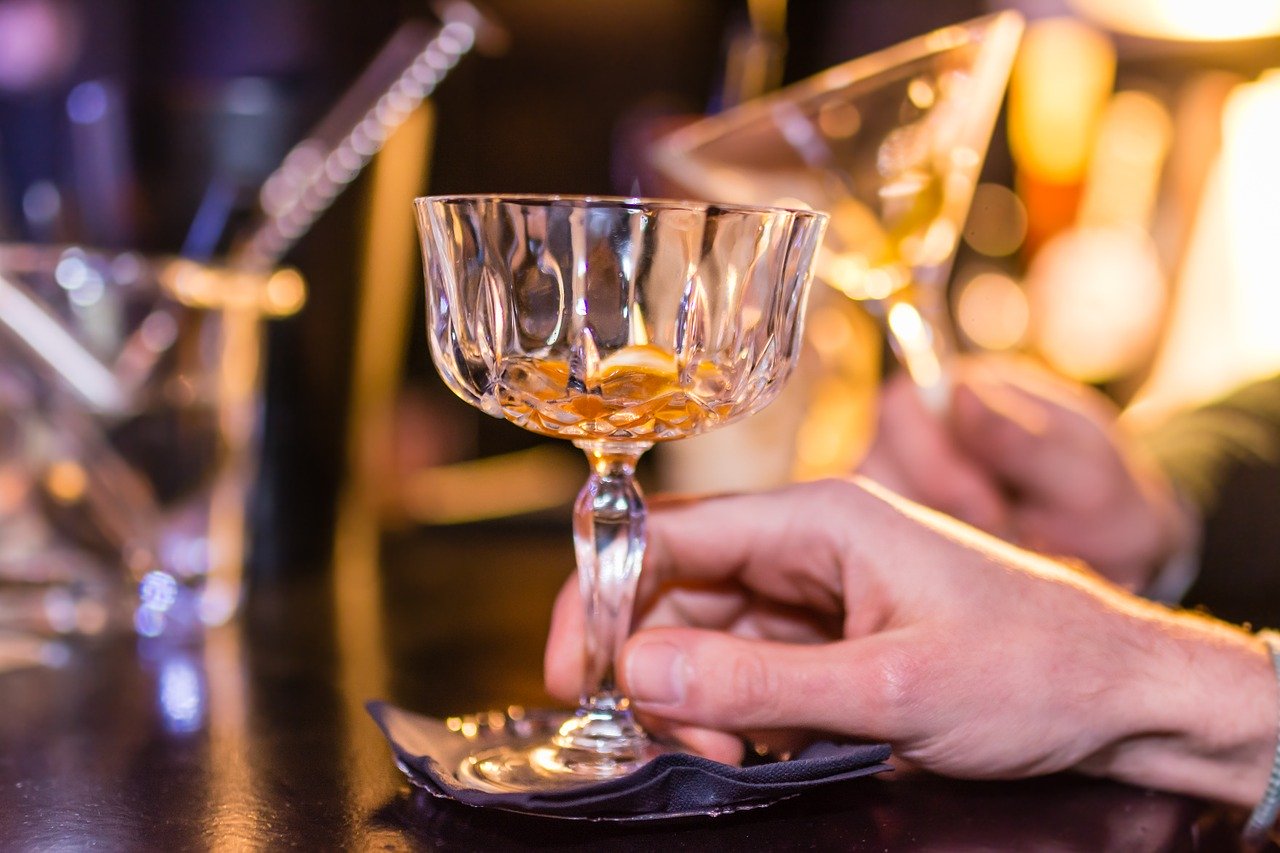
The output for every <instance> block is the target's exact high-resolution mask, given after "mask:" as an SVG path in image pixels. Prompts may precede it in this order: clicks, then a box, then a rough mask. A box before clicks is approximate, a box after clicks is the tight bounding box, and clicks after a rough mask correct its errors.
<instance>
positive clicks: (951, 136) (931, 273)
mask: <svg viewBox="0 0 1280 853" xmlns="http://www.w3.org/2000/svg"><path fill="white" fill-rule="evenodd" d="M1021 32H1022V19H1021V17H1020V16H1019V15H1018V14H1017V13H1016V12H1001V13H999V14H996V15H991V16H988V17H985V18H979V19H976V20H973V21H970V22H967V23H963V24H957V25H954V26H950V27H946V28H945V29H941V30H937V31H934V32H931V33H928V34H926V35H923V36H920V37H918V38H915V39H912V40H910V41H907V42H903V43H901V44H898V45H895V46H893V47H890V48H888V49H886V50H883V51H880V52H878V53H874V54H870V55H868V56H864V57H861V58H859V59H855V60H852V61H850V62H847V63H844V64H842V65H838V66H835V67H834V68H830V69H828V70H827V71H824V72H822V73H821V74H818V75H816V76H814V77H811V78H809V79H808V80H805V81H803V82H800V83H796V84H794V85H792V86H790V87H788V88H785V89H782V90H780V91H778V92H775V93H773V94H770V95H766V96H764V97H761V98H757V99H755V100H752V101H749V102H747V103H744V104H741V105H740V106H738V107H735V108H734V109H731V110H728V111H726V112H724V113H720V114H718V115H714V116H711V117H708V118H706V119H702V120H700V121H698V122H696V123H694V124H691V125H687V126H685V127H682V128H680V129H679V130H676V131H675V132H673V133H671V134H669V135H668V136H666V137H664V138H663V139H660V140H658V142H657V143H656V144H655V146H654V148H653V151H652V158H653V162H654V165H655V166H656V167H657V168H658V170H659V171H660V172H661V173H662V174H663V175H664V176H665V177H666V178H668V179H670V180H671V181H673V182H675V183H676V184H678V185H679V186H680V187H682V188H683V189H684V190H686V191H687V192H689V193H691V194H692V195H694V196H695V197H698V198H704V199H709V200H714V201H725V202H739V203H745V204H792V205H794V204H801V203H802V204H806V205H808V206H810V207H813V208H815V209H818V210H825V211H828V212H829V213H830V215H831V227H830V228H829V229H828V231H827V239H826V243H825V245H824V246H823V249H822V252H821V254H820V256H819V258H818V260H817V263H816V274H817V276H818V278H819V279H821V280H822V281H824V282H826V283H827V284H829V285H831V286H832V287H834V288H836V289H837V290H839V291H841V292H842V293H844V294H846V295H848V296H849V297H851V298H853V299H856V300H859V301H861V302H862V303H863V304H865V305H867V306H868V308H870V309H871V310H872V312H873V313H875V314H876V315H877V316H879V317H881V318H882V319H883V321H884V323H885V325H886V327H887V331H888V334H889V338H890V341H891V342H892V344H893V346H894V349H895V351H896V353H897V354H898V356H899V358H900V359H901V361H902V362H903V364H904V365H905V366H906V368H907V369H908V371H909V372H910V374H911V376H912V378H913V379H914V380H915V381H916V383H917V384H918V385H919V387H920V388H921V391H922V392H923V394H924V396H925V399H926V400H927V401H929V402H930V403H931V404H933V405H935V406H937V407H942V406H945V404H946V400H947V397H948V394H949V390H948V389H949V383H948V381H947V371H946V361H947V357H948V353H949V352H950V351H951V349H952V343H951V338H952V336H951V331H950V323H949V320H948V314H947V304H946V293H945V290H946V282H947V278H948V276H949V274H950V269H951V262H952V260H953V258H954V256H955V250H956V246H957V242H958V238H959V235H960V230H961V228H962V227H963V225H964V220H965V218H966V216H967V213H968V209H969V204H970V202H971V200H972V198H973V191H974V187H975V186H976V183H977V179H978V174H979V171H980V169H981V166H982V161H983V159H984V158H985V155H986V149H987V143H988V140H989V139H990V136H991V130H992V127H993V125H994V123H995V119H996V115H997V114H998V112H999V109H1000V104H1001V102H1002V100H1003V96H1004V90H1005V86H1006V83H1007V81H1008V78H1009V72H1010V69H1011V66H1012V63H1013V59H1014V55H1015V53H1016V50H1017V46H1018V40H1019V38H1020V35H1021Z"/></svg>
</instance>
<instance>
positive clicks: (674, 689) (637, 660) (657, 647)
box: [627, 643, 685, 707]
mask: <svg viewBox="0 0 1280 853" xmlns="http://www.w3.org/2000/svg"><path fill="white" fill-rule="evenodd" d="M684 683H685V655H684V652H682V651H681V650H680V649H679V648H677V647H676V646H673V645H671V644H670V643H644V644H642V645H639V646H636V647H635V648H634V649H632V650H631V653H630V654H629V655H627V689H628V691H629V692H630V693H631V699H632V701H633V702H636V703H639V704H642V705H648V706H650V707H655V706H659V705H679V704H680V703H681V702H683V701H684Z"/></svg>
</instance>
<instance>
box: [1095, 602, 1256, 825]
mask: <svg viewBox="0 0 1280 853" xmlns="http://www.w3.org/2000/svg"><path fill="white" fill-rule="evenodd" d="M1142 610H1143V611H1145V612H1140V613H1135V614H1133V615H1132V616H1133V618H1132V619H1130V620H1128V624H1127V625H1126V627H1125V629H1124V630H1125V632H1126V633H1127V634H1128V637H1127V638H1125V639H1124V640H1123V641H1122V643H1123V645H1122V646H1121V648H1124V649H1126V650H1127V652H1126V654H1124V655H1123V657H1124V658H1126V661H1125V669H1126V670H1128V671H1129V672H1130V673H1131V674H1132V675H1131V677H1130V678H1129V679H1128V681H1127V683H1126V685H1125V687H1123V688H1122V689H1121V690H1119V691H1117V692H1116V694H1115V695H1114V696H1113V699H1114V701H1113V702H1112V703H1111V706H1110V718H1111V721H1112V726H1111V728H1110V731H1111V734H1112V740H1111V742H1110V743H1109V744H1108V745H1107V746H1106V747H1104V748H1103V749H1102V750H1101V751H1100V752H1099V753H1097V754H1096V755H1095V756H1094V758H1093V759H1091V760H1090V761H1089V762H1088V763H1087V765H1086V766H1085V767H1083V768H1082V769H1085V770H1086V771H1088V772H1096V773H1099V774H1101V775H1106V776H1110V777H1112V778H1115V779H1119V780H1121V781H1126V782H1130V783H1133V784H1138V785H1143V786H1147V787H1153V788H1160V789H1163V790H1169V791H1177V792H1180V793H1185V794H1191V795H1194V796H1200V797H1206V798H1209V799H1215V800H1221V801H1224V802H1231V803H1236V804H1238V805H1243V806H1252V805H1254V804H1255V803H1257V802H1258V801H1259V800H1260V799H1261V798H1262V795H1263V792H1264V791H1265V789H1266V785H1267V780H1268V777H1269V775H1270V771H1271V764H1272V759H1273V756H1274V754H1275V745H1276V719H1277V703H1278V701H1280V688H1278V687H1277V684H1276V676H1275V672H1274V670H1273V668H1272V665H1271V659H1270V655H1269V653H1268V651H1267V648H1266V646H1265V644H1264V643H1262V641H1260V640H1259V639H1258V638H1256V637H1254V636H1252V635H1250V634H1248V633H1247V632H1245V631H1243V630H1241V629H1238V628H1235V627H1233V626H1229V625H1226V624H1224V623H1221V622H1217V621H1215V620H1212V619H1208V618H1205V617H1201V616H1197V615H1195V614H1190V613H1170V612H1168V611H1165V610H1163V609H1162V608H1157V607H1155V606H1151V607H1149V608H1142Z"/></svg>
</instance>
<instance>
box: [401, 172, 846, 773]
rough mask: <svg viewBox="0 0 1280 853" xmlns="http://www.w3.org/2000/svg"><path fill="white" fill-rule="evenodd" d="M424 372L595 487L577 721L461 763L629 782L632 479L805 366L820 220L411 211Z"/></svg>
mask: <svg viewBox="0 0 1280 853" xmlns="http://www.w3.org/2000/svg"><path fill="white" fill-rule="evenodd" d="M416 207H417V216H418V226H419V231H420V234H421V237H422V249H423V262H424V266H425V270H426V284H427V306H428V309H427V310H428V338H429V341H430V345H431V354H432V357H433V359H434V360H435V363H436V367H437V368H438V369H439V371H440V373H441V375H442V376H443V377H444V380H445V382H446V383H447V384H448V385H449V387H450V388H451V389H452V390H453V391H454V392H455V393H456V394H457V395H458V396H459V397H461V398H462V399H464V400H466V401H467V402H469V403H471V404H472V405H474V406H476V407H478V408H480V409H481V410H483V411H485V412H487V413H488V414H490V415H493V416H495V417H500V418H506V419H507V420H509V421H511V422H512V423H515V424H518V425H519V426H522V427H525V428H526V429H529V430H532V431H534V432H538V433H541V434H543V435H549V436H556V437H562V438H568V439H571V440H572V441H573V442H574V444H576V445H577V446H578V447H580V448H582V450H583V451H585V452H586V454H587V459H588V461H589V463H590V465H591V474H590V477H589V478H588V480H587V483H586V485H585V486H584V487H583V490H582V492H581V493H580V495H579V496H578V500H577V503H576V505H575V507H574V543H575V546H576V551H577V558H578V576H579V580H580V583H581V590H582V597H583V600H584V602H585V604H586V618H585V625H586V655H585V659H586V661H587V674H586V683H585V684H584V689H583V694H582V701H581V705H580V707H579V709H578V711H577V712H576V713H575V714H573V715H571V716H570V717H569V718H568V719H567V720H566V721H565V723H564V724H563V726H562V727H561V728H560V730H559V732H558V734H557V735H556V736H555V737H554V738H553V739H552V742H551V743H545V742H543V743H539V742H534V743H530V742H524V741H521V740H519V739H518V738H514V737H513V740H512V741H511V742H510V743H507V744H504V745H501V746H498V747H496V748H492V749H488V750H486V751H484V752H481V753H479V754H476V755H473V756H470V757H469V758H468V759H467V760H466V761H465V762H464V763H463V766H462V767H461V768H460V770H459V775H460V778H464V779H468V780H470V781H471V782H472V783H473V784H475V785H476V786H477V787H480V788H484V789H487V790H495V791H520V790H540V789H546V788H560V787H566V786H572V785H578V784H582V783H585V782H591V781H596V780H600V779H607V778H612V777H615V776H621V775H624V774H626V773H628V772H630V771H631V770H633V769H635V768H636V767H638V766H640V765H641V764H643V763H644V762H645V761H647V760H648V759H649V758H650V757H651V756H652V755H654V754H656V753H657V752H658V751H659V750H660V746H659V745H657V744H655V743H653V742H652V741H650V740H649V738H648V736H647V735H646V734H645V733H644V732H643V730H641V729H640V727H639V726H638V725H636V723H635V720H634V719H633V717H632V714H631V710H630V703H629V701H628V699H627V698H626V696H624V695H623V694H622V693H621V692H620V691H619V689H618V686H617V683H616V679H615V675H614V671H613V665H614V660H615V659H616V656H617V653H618V651H619V650H620V647H621V644H622V642H623V641H624V640H625V639H626V637H627V634H628V632H629V630H630V621H631V610H632V604H633V601H634V597H635V592H636V582H637V580H638V577H639V572H640V566H641V560H642V556H643V552H644V545H645V538H644V525H645V506H644V502H643V499H642V496H641V494H640V490H639V488H638V487H637V485H636V482H635V479H634V476H633V475H634V473H635V466H636V462H637V460H638V459H639V458H640V456H641V455H642V454H643V453H644V452H645V451H646V450H647V449H649V448H650V447H651V446H653V444H654V443H655V442H659V441H668V440H672V439H677V438H684V437H687V436H692V435H696V434H698V433H701V432H704V431H706V430H709V429H712V428H714V427H717V426H719V425H721V424H725V423H728V422H730V421H733V420H736V419H738V418H741V417H744V416H746V415H749V414H751V413H753V412H756V411H758V410H759V409H761V408H763V407H764V406H765V405H766V404H767V403H769V402H770V401H771V400H772V399H773V398H774V396H775V395H776V394H777V392H778V391H779V389H780V388H781V387H782V383H783V382H784V380H785V379H786V377H787V376H788V374H789V373H790V372H791V369H792V367H793V366H794V364H795V361H796V358H797V356H798V354H799V349H800V341H801V338H802V326H803V312H804V305H805V300H806V297H807V294H808V284H809V280H810V265H811V262H812V260H813V258H814V254H815V252H816V250H817V247H818V245H819V244H820V242H821V239H822V232H823V229H824V227H825V224H826V217H825V215H823V214H817V213H813V212H809V211H795V210H786V209H778V208H757V207H741V206H718V205H706V204H699V203H693V202H670V201H656V200H646V199H618V198H582V197H558V196H460V197H439V198H423V199H419V200H417V202H416Z"/></svg>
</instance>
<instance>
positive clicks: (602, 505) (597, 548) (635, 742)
mask: <svg viewBox="0 0 1280 853" xmlns="http://www.w3.org/2000/svg"><path fill="white" fill-rule="evenodd" d="M576 444H577V445H578V446H579V447H581V448H582V449H583V450H584V451H586V454H587V460H588V462H590V464H591V476H590V477H589V478H588V479H587V483H586V485H585V486H583V488H582V491H581V492H580V493H579V495H578V500H577V503H576V504H575V505H574V514H573V539H574V547H575V550H576V552H577V561H578V582H579V584H580V587H581V590H582V600H583V604H584V606H585V608H586V614H585V615H586V625H585V628H586V630H585V643H586V648H585V652H586V674H585V679H584V682H583V694H582V703H581V707H580V708H579V709H578V713H577V714H576V715H575V717H574V718H573V719H571V720H569V721H568V722H567V723H565V725H564V726H563V727H562V728H561V730H560V734H559V736H558V737H557V739H556V742H557V744H558V745H559V746H560V747H561V748H562V749H571V750H583V751H586V752H587V753H592V754H595V755H597V756H600V759H599V760H604V761H606V762H610V763H615V764H618V763H620V766H619V769H620V770H621V769H623V768H622V766H621V765H626V764H631V763H634V762H636V761H638V760H641V759H642V757H643V756H642V755H641V752H642V751H643V748H644V745H645V744H646V743H647V739H646V737H645V734H644V732H643V731H642V730H641V729H640V727H639V726H637V725H636V723H635V720H634V718H633V716H632V713H631V708H630V702H629V701H628V700H627V698H626V697H625V696H623V695H622V693H621V691H620V690H619V689H618V681H617V675H616V673H615V671H614V662H615V661H616V660H617V658H618V654H619V653H620V652H621V650H622V644H623V643H624V642H626V639H627V636H628V634H629V633H630V630H631V611H632V607H633V605H634V603H635V597H636V584H637V581H638V580H639V578H640V565H641V562H642V560H643V558H644V541H645V540H644V521H645V506H644V498H643V496H642V495H641V493H640V488H639V486H638V485H637V484H636V480H635V470H636V461H637V460H638V459H639V458H640V455H641V454H642V453H644V451H645V450H647V449H648V447H649V445H648V444H647V443H635V442H626V443H622V442H607V441H585V440H584V441H579V442H576Z"/></svg>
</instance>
